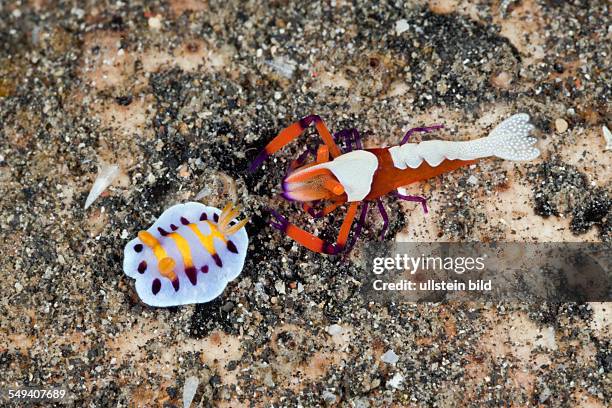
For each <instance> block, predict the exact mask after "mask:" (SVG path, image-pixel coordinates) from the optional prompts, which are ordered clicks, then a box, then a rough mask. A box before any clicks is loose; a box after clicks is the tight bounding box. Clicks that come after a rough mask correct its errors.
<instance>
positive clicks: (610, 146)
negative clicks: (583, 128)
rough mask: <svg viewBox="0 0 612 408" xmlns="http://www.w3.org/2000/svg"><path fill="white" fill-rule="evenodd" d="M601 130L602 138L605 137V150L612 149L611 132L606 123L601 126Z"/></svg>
mask: <svg viewBox="0 0 612 408" xmlns="http://www.w3.org/2000/svg"><path fill="white" fill-rule="evenodd" d="M601 131H602V132H603V136H604V139H606V148H605V150H612V132H610V129H608V127H607V126H606V125H603V126H602V127H601Z"/></svg>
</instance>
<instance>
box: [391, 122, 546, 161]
mask: <svg viewBox="0 0 612 408" xmlns="http://www.w3.org/2000/svg"><path fill="white" fill-rule="evenodd" d="M533 129H534V127H533V125H532V124H530V123H529V115H527V114H526V113H519V114H516V115H513V116H511V117H509V118H508V119H506V120H505V121H503V122H502V123H500V124H499V125H498V126H497V127H496V128H495V129H493V131H492V132H491V133H490V134H489V136H487V137H483V138H480V139H476V140H470V141H465V142H453V141H445V140H429V141H425V142H421V143H406V144H404V145H401V146H394V147H391V148H390V149H389V153H390V154H391V158H392V159H393V164H394V165H395V167H396V168H398V169H405V168H408V167H410V168H412V169H416V168H417V167H419V166H420V165H421V164H422V163H423V161H425V162H427V164H429V165H430V166H432V167H436V166H438V165H439V164H440V163H442V162H443V161H444V160H445V159H447V160H475V159H482V158H485V157H491V156H494V157H499V158H501V159H505V160H514V161H526V160H533V159H535V158H536V157H538V156H539V155H540V151H539V150H538V148H536V147H534V146H533V145H534V144H535V143H536V141H537V139H536V138H534V137H530V136H529V132H531V131H532V130H533Z"/></svg>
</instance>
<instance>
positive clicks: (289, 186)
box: [250, 113, 540, 255]
mask: <svg viewBox="0 0 612 408" xmlns="http://www.w3.org/2000/svg"><path fill="white" fill-rule="evenodd" d="M313 124H314V126H315V128H316V130H317V133H318V134H319V136H320V137H321V139H322V140H323V144H322V145H319V147H318V149H309V150H307V151H306V152H305V153H304V154H302V155H301V156H300V157H298V158H297V159H296V160H294V161H293V162H292V164H291V166H290V167H289V172H288V173H287V175H286V176H285V178H284V180H283V184H282V189H283V193H282V196H283V197H284V198H285V199H287V200H289V201H297V202H300V203H302V209H303V210H304V211H306V212H307V213H308V214H310V215H311V216H313V217H315V218H318V217H323V216H325V215H327V214H330V213H331V212H333V211H334V210H336V209H337V208H338V207H340V206H341V205H343V204H345V203H348V204H349V205H348V209H347V212H346V216H345V218H344V221H343V222H342V225H341V227H340V231H339V234H338V237H337V239H336V241H335V242H333V243H330V242H327V241H324V240H322V239H321V238H319V237H317V236H315V235H313V234H311V233H309V232H307V231H305V230H303V229H301V228H299V227H298V226H296V225H293V224H291V223H289V221H288V220H287V219H286V218H285V217H283V216H282V215H280V214H279V213H278V212H276V211H274V210H271V211H270V212H271V215H272V217H273V219H272V220H271V222H270V224H271V225H272V226H273V227H274V228H276V229H278V230H280V231H282V232H283V233H284V234H286V235H287V236H289V237H290V238H291V239H293V240H295V241H297V242H298V243H300V244H301V245H303V246H304V247H306V248H308V249H310V250H312V251H315V252H319V253H324V254H330V255H335V254H338V253H340V252H342V251H348V250H350V249H351V247H352V246H353V245H354V243H355V241H356V239H357V238H358V237H359V235H360V233H361V229H362V227H363V225H364V223H365V219H366V216H367V213H368V207H369V204H370V203H373V202H375V203H376V205H377V207H378V210H379V211H380V214H381V216H382V218H383V223H384V224H383V230H382V233H381V239H382V238H383V237H384V234H385V231H386V229H387V227H388V224H389V217H388V215H387V212H386V210H385V208H384V205H383V203H382V201H381V197H383V196H385V195H387V194H389V193H391V194H393V195H394V196H395V197H397V198H399V199H402V200H407V201H414V202H418V203H420V204H421V205H422V206H423V210H424V211H425V212H427V204H426V200H425V198H424V197H421V196H411V195H402V194H400V193H399V192H398V191H397V189H398V188H399V187H402V186H406V185H408V184H412V183H416V182H419V181H423V180H426V179H429V178H432V177H436V176H438V175H440V174H443V173H446V172H449V171H453V170H455V169H458V168H460V167H462V166H467V165H470V164H473V163H475V162H476V161H478V160H480V159H484V158H487V157H498V158H501V159H505V160H512V161H528V160H533V159H535V158H537V157H538V156H539V155H540V151H539V150H538V149H537V148H536V147H534V146H533V145H534V144H535V143H536V141H537V140H536V139H535V138H534V137H531V136H529V133H530V132H531V131H532V130H533V129H534V127H533V125H531V124H530V123H529V115H527V114H525V113H519V114H516V115H513V116H511V117H510V118H508V119H506V120H504V121H503V122H502V123H501V124H499V125H498V126H497V127H496V128H495V129H493V131H491V133H490V134H489V135H488V136H486V137H482V138H479V139H475V140H470V141H461V142H455V141H444V140H430V141H424V142H421V143H407V142H408V140H409V138H410V136H411V135H412V134H414V133H415V132H431V131H433V130H436V129H440V128H442V127H443V126H441V125H434V126H430V127H418V128H413V129H410V130H409V131H408V132H407V133H406V134H405V135H404V137H403V138H402V140H401V142H400V143H399V145H397V146H392V147H380V148H372V149H364V148H363V146H362V143H361V137H360V135H359V132H358V131H357V129H346V130H343V131H340V132H338V133H337V134H336V135H334V136H332V135H331V133H330V132H329V130H328V129H327V127H326V126H325V124H324V123H323V120H322V119H321V118H320V117H319V116H317V115H310V116H307V117H305V118H302V119H300V120H299V121H297V122H295V123H293V124H291V125H290V126H289V127H287V128H286V129H284V130H282V131H281V132H280V133H279V134H278V135H277V136H276V137H275V138H274V139H273V140H272V141H271V142H270V143H268V145H267V146H266V147H265V149H264V150H262V151H261V152H260V153H259V155H258V156H257V157H256V158H255V160H254V161H253V162H252V163H251V167H250V171H252V172H253V171H255V170H256V169H257V168H258V167H259V166H261V165H262V164H263V162H264V161H265V160H266V159H267V158H268V157H269V156H270V155H272V154H274V153H276V152H277V151H279V150H280V149H282V148H283V147H284V146H285V145H287V144H288V143H290V142H291V141H293V140H294V139H296V138H297V137H298V136H300V135H301V134H302V133H303V132H304V131H305V130H306V129H307V128H308V127H309V126H310V125H313ZM341 138H344V139H345V142H346V143H345V145H346V149H345V151H341V150H340V148H339V147H338V145H337V144H336V141H337V140H339V139H341ZM353 147H354V149H353ZM309 155H313V156H314V161H311V162H309V163H307V158H308V156H309ZM330 156H331V158H330ZM320 201H326V202H327V205H325V206H324V207H323V209H322V210H321V211H316V210H315V209H314V206H313V204H315V203H318V202H320ZM359 206H361V213H360V215H359V220H358V224H357V227H356V229H355V233H354V237H353V240H352V242H351V243H350V244H349V245H347V241H348V238H349V234H350V232H351V227H352V225H353V221H354V219H355V217H356V214H357V210H358V207H359Z"/></svg>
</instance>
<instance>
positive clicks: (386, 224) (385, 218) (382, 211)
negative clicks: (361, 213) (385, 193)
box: [376, 198, 389, 241]
mask: <svg viewBox="0 0 612 408" xmlns="http://www.w3.org/2000/svg"><path fill="white" fill-rule="evenodd" d="M376 204H378V211H380V216H381V217H382V219H383V227H382V231H381V232H380V240H381V241H382V240H383V239H385V234H386V232H387V228H388V227H389V216H388V215H387V211H386V210H385V206H384V205H383V203H382V200H381V199H380V198H379V199H377V200H376Z"/></svg>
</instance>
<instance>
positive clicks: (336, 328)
mask: <svg viewBox="0 0 612 408" xmlns="http://www.w3.org/2000/svg"><path fill="white" fill-rule="evenodd" d="M325 331H327V333H328V334H329V335H330V336H335V335H336V334H340V333H342V326H340V325H337V324H332V325H330V326H327V328H326V329H325Z"/></svg>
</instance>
